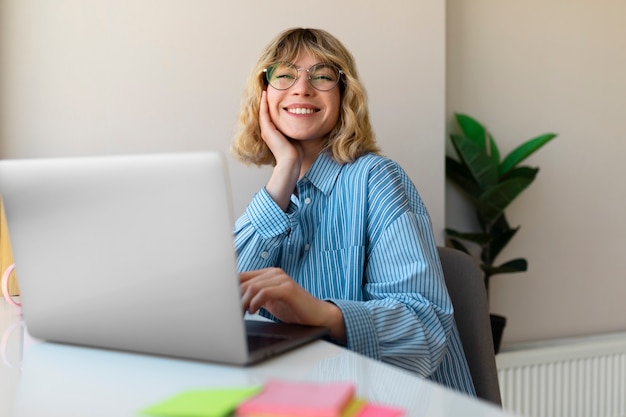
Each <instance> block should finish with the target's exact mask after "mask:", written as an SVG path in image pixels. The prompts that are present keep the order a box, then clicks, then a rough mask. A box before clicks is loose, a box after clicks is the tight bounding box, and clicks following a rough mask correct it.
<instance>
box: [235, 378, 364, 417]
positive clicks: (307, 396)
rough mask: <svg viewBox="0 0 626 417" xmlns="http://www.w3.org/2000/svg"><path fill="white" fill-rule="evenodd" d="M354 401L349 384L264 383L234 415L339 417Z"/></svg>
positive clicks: (244, 416) (243, 416) (352, 391)
mask: <svg viewBox="0 0 626 417" xmlns="http://www.w3.org/2000/svg"><path fill="white" fill-rule="evenodd" d="M353 398H354V385H353V384H352V383H349V382H335V383H315V382H294V381H277V380H274V381H268V382H267V383H266V384H265V387H264V388H263V391H261V393H260V394H258V395H257V396H255V397H252V398H250V399H248V400H246V401H244V402H243V403H242V404H240V405H239V407H237V415H238V416H242V417H246V416H254V415H256V416H258V415H275V416H281V415H283V416H291V417H340V416H341V414H342V412H343V410H344V409H345V408H346V406H347V405H348V403H349V402H350V401H351V400H352V399H353Z"/></svg>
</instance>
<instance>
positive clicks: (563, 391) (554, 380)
mask: <svg viewBox="0 0 626 417" xmlns="http://www.w3.org/2000/svg"><path fill="white" fill-rule="evenodd" d="M496 363H497V366H498V378H499V381H500V390H501V395H502V403H503V407H504V409H505V410H507V411H510V412H513V413H516V414H519V415H522V416H528V417H626V332H625V333H614V334H606V335H598V336H590V337H585V338H572V339H563V340H555V341H550V342H542V343H532V344H527V345H520V346H517V347H514V348H509V349H504V350H502V351H501V352H500V353H498V354H497V355H496Z"/></svg>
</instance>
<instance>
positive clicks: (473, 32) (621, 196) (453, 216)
mask: <svg viewBox="0 0 626 417" xmlns="http://www.w3.org/2000/svg"><path fill="white" fill-rule="evenodd" d="M447 8H448V9H447V16H448V17H447V35H448V38H447V43H448V61H447V64H448V75H447V87H448V89H447V112H448V115H449V117H451V114H452V112H455V111H457V112H467V113H469V114H472V115H474V116H475V117H477V118H478V119H480V120H482V121H484V122H485V123H486V124H487V125H488V126H489V127H490V129H491V131H492V133H493V135H494V136H495V137H496V140H498V141H499V143H501V148H502V150H503V151H505V152H508V151H510V150H511V149H512V148H513V147H514V146H516V145H517V144H519V143H520V142H521V141H522V140H525V139H529V138H530V137H531V136H533V135H536V134H539V133H543V132H548V131H554V132H556V133H558V134H559V137H558V138H557V139H556V140H555V141H554V142H552V143H550V144H548V145H547V146H546V147H545V148H544V149H542V150H541V151H540V152H539V153H537V154H535V155H534V156H532V157H531V158H530V159H529V160H528V162H529V163H530V164H532V165H535V166H538V167H540V168H541V171H540V172H539V175H538V177H537V180H536V181H535V183H534V184H533V185H532V186H531V187H530V188H529V189H528V190H526V191H525V193H524V194H523V195H522V196H521V197H520V198H519V200H518V201H516V202H515V203H514V204H513V206H512V207H511V209H510V210H509V212H508V217H509V221H510V222H511V224H513V225H516V224H519V225H521V226H522V228H521V229H520V231H519V232H518V235H517V236H516V237H515V239H514V240H513V241H512V243H511V244H510V247H508V249H507V250H506V253H504V254H503V255H502V257H501V260H506V259H508V258H512V257H517V256H522V257H526V258H527V259H528V261H529V271H528V272H527V273H524V274H519V275H508V276H506V275H502V276H496V277H495V278H494V280H493V281H492V282H493V284H492V285H493V289H492V292H491V298H492V311H493V312H495V313H500V314H503V315H505V316H507V317H508V320H509V323H508V327H507V329H506V330H505V344H506V343H513V342H518V341H529V340H536V339H545V338H553V337H560V336H571V335H582V334H589V333H600V332H605V331H617V330H626V302H624V298H625V296H626V269H625V268H624V264H623V263H622V261H623V257H624V256H625V253H626V239H625V236H626V217H625V215H624V212H625V209H624V206H626V186H625V185H624V179H625V178H626V164H624V163H623V158H624V155H625V154H626V136H625V134H624V123H623V120H624V112H625V111H626V24H625V22H626V2H624V1H621V0H597V1H583V0H574V1H571V0H529V1H517V2H510V1H500V0H449V1H448V2H447ZM460 210H461V207H460V206H459V204H458V196H456V195H454V193H451V192H449V193H447V213H446V220H447V223H448V224H449V225H450V226H452V227H458V226H459V225H462V224H464V223H465V221H466V219H464V216H465V215H464V214H463V213H462V211H460Z"/></svg>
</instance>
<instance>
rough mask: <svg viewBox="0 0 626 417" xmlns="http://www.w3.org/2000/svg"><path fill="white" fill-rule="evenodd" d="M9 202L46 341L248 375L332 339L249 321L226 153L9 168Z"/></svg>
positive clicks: (25, 296)
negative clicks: (264, 363) (243, 368)
mask: <svg viewBox="0 0 626 417" xmlns="http://www.w3.org/2000/svg"><path fill="white" fill-rule="evenodd" d="M0 193H1V194H2V197H3V200H4V204H5V209H6V215H7V221H8V226H9V233H10V235H11V241H12V246H13V252H14V259H15V264H16V273H17V278H18V283H19V287H20V292H21V302H22V308H23V310H22V312H23V317H24V320H25V322H26V326H27V329H28V331H29V333H30V334H31V335H32V336H33V337H35V338H39V339H44V340H48V341H52V342H61V343H69V344H76V345H86V346H93V347H100V348H111V349H119V350H125V351H135V352H142V353H150V354H156V355H166V356H175V357H181V358H188V359H196V360H205V361H211V362H222V363H228V364H237V365H245V364H251V363H254V362H257V361H259V360H262V359H264V358H267V357H270V356H272V355H274V354H277V353H280V352H284V351H286V350H289V349H291V348H294V347H296V346H299V345H302V344H304V343H307V342H310V341H312V340H315V339H317V338H320V337H322V336H324V335H325V334H326V330H325V329H321V328H316V327H307V326H296V325H286V324H277V323H270V322H264V321H258V320H244V314H243V309H242V305H241V298H240V290H239V277H238V273H237V268H236V260H235V252H234V248H233V236H232V227H233V218H232V210H231V196H230V186H229V183H228V177H227V173H226V165H225V161H224V158H223V156H222V155H221V154H219V153H217V152H195V153H176V154H152V155H122V156H95V157H75V158H53V159H21V160H4V161H0ZM268 333H269V334H268ZM256 343H259V344H260V347H258V348H257V347H256ZM253 345H254V346H253Z"/></svg>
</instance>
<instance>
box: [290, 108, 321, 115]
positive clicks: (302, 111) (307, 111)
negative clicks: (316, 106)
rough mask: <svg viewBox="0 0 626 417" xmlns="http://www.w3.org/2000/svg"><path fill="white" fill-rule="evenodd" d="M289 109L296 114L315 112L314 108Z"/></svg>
mask: <svg viewBox="0 0 626 417" xmlns="http://www.w3.org/2000/svg"><path fill="white" fill-rule="evenodd" d="M287 111H288V112H289V113H294V114H311V113H315V110H313V109H301V108H297V109H287Z"/></svg>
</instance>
